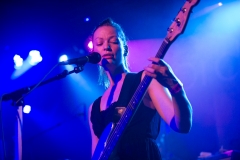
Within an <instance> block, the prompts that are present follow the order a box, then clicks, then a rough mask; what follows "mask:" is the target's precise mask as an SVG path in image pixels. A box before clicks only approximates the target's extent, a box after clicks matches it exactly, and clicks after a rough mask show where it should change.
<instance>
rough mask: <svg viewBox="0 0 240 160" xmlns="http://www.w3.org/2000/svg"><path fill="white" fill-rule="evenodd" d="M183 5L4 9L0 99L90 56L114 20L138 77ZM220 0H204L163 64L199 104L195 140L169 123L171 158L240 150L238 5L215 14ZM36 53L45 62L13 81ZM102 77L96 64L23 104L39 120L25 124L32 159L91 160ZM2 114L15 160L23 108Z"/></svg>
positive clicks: (163, 145) (27, 117) (60, 4)
mask: <svg viewBox="0 0 240 160" xmlns="http://www.w3.org/2000/svg"><path fill="white" fill-rule="evenodd" d="M184 2H185V1H184V0H149V1H147V0H122V1H117V0H111V1H110V0H102V1H92V0H90V1H44V0H43V1H40V0H31V1H1V2H0V71H1V72H0V73H1V74H0V80H1V81H0V94H1V95H2V94H4V93H9V92H12V91H14V90H16V89H19V88H22V87H26V86H30V85H33V84H36V83H38V82H39V81H40V80H41V79H42V78H43V77H44V76H45V75H46V74H47V72H48V71H49V70H50V69H51V68H52V67H53V66H54V65H55V64H56V63H57V62H58V58H59V56H60V55H62V54H67V55H68V56H69V57H70V58H76V57H80V56H83V55H86V54H87V53H88V52H87V49H86V47H85V45H86V42H87V39H88V37H89V35H90V33H91V32H92V30H93V28H94V27H95V26H96V25H97V24H98V23H99V22H101V21H102V20H103V19H105V18H107V17H111V18H112V19H113V20H115V21H116V22H118V23H119V24H121V26H122V27H123V29H124V31H125V32H126V35H127V37H128V39H129V49H130V55H129V63H130V66H131V68H132V70H133V71H139V70H141V69H143V67H144V65H145V64H147V62H145V61H144V60H145V59H146V58H147V57H149V56H150V55H151V56H152V55H155V53H156V51H157V49H158V48H159V47H160V44H161V42H162V39H163V38H164V37H165V36H166V30H167V28H168V26H169V25H170V24H171V23H172V21H171V20H172V19H173V18H174V17H175V16H176V14H177V13H178V11H179V9H180V8H181V6H182V5H183V4H184ZM218 2H219V1H216V0H201V2H200V4H199V5H198V6H197V7H195V8H194V12H193V13H192V15H191V18H190V20H189V24H188V26H187V28H186V31H185V33H184V34H183V35H181V36H180V37H179V39H178V40H176V41H175V42H174V44H173V45H172V47H171V48H170V49H169V51H168V53H167V55H166V57H165V60H166V61H167V62H168V63H169V64H170V65H171V66H172V68H173V69H174V71H175V73H176V75H178V77H179V78H180V79H181V80H182V82H183V84H184V86H185V90H186V92H187V94H188V97H189V100H190V101H191V103H192V106H193V127H192V130H191V132H190V133H189V134H179V133H175V132H173V131H172V130H171V129H170V128H169V127H168V126H166V124H165V123H162V128H161V130H162V132H161V134H160V136H159V138H158V144H159V148H160V149H161V151H162V155H163V158H164V159H177V160H186V159H197V157H198V156H199V155H200V152H202V151H204V152H211V153H212V154H217V153H218V152H219V149H220V148H221V147H223V148H224V149H227V150H230V149H236V150H240V146H239V144H240V139H239V137H240V128H239V122H240V118H239V117H240V116H239V113H240V109H239V104H240V101H239V95H240V87H239V79H240V70H239V68H240V66H239V64H240V49H239V46H240V42H239V35H240V34H239V33H240V32H239V31H238V28H239V27H240V21H239V19H238V16H239V14H240V12H239V8H240V4H239V1H237V0H224V1H222V2H223V6H222V7H217V6H216V4H217V3H218ZM86 17H89V18H90V21H88V22H86V21H85V18H86ZM32 49H37V50H39V51H40V52H41V55H42V57H43V61H42V62H40V63H39V64H38V65H36V66H33V67H32V68H30V69H29V70H28V71H26V72H25V73H24V74H23V75H21V76H20V77H18V78H16V79H12V78H11V77H12V74H13V72H14V70H15V69H14V67H13V66H14V63H13V56H14V55H15V54H19V55H21V57H22V58H23V59H26V58H27V56H28V53H29V51H30V50H32ZM143 64H144V65H143ZM64 69H68V70H71V69H72V68H71V66H59V67H57V68H56V69H55V70H53V72H51V73H50V75H49V76H48V77H47V78H50V77H53V76H55V75H56V74H59V73H61V72H62V71H63V70H64ZM97 79H98V70H97V66H96V65H93V64H87V65H86V66H85V67H84V71H83V72H81V73H78V74H73V75H71V76H68V77H66V78H64V79H61V80H59V81H55V82H52V83H51V84H48V85H45V86H42V87H39V88H37V89H36V90H34V91H33V92H32V93H31V94H30V95H28V96H27V97H26V98H25V99H24V100H25V103H26V104H29V105H31V106H32V111H31V113H30V114H24V117H23V159H24V160H25V159H26V160H36V159H46V160H47V159H52V160H63V159H71V160H75V159H84V160H85V159H90V154H91V153H90V152H91V137H90V131H89V127H88V121H87V114H88V107H89V105H90V104H91V103H92V102H93V101H94V100H95V99H96V98H97V97H98V96H100V95H101V94H102V93H103V91H104V88H103V87H101V86H98V84H97ZM2 115H3V118H2V119H3V121H2V122H3V130H2V132H3V133H4V135H5V144H6V149H7V150H6V151H7V156H8V157H9V159H12V157H13V155H14V154H13V151H14V143H13V140H14V134H15V132H14V125H15V116H16V108H15V107H13V106H11V101H7V102H2ZM0 140H1V141H0V142H2V138H0ZM0 146H1V147H0V155H3V147H2V145H0ZM0 158H3V156H0Z"/></svg>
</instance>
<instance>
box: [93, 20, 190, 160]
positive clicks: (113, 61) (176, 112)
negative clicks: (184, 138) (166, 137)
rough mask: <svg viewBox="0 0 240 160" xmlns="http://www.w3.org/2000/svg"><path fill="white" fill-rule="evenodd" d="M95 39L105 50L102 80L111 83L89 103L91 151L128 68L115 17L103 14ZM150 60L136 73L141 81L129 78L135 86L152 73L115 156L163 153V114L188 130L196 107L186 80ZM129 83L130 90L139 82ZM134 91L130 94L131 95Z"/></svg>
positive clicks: (110, 114)
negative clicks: (159, 138) (160, 139)
mask: <svg viewBox="0 0 240 160" xmlns="http://www.w3.org/2000/svg"><path fill="white" fill-rule="evenodd" d="M92 40H93V52H98V53H100V55H101V56H102V60H101V61H100V62H99V66H100V72H101V77H100V80H101V81H102V84H104V85H105V86H107V89H106V91H105V92H104V94H103V95H102V96H101V97H99V98H98V99H97V100H95V101H94V103H93V104H92V105H91V106H90V108H89V124H90V130H91V136H92V154H93V153H94V150H95V147H96V145H97V143H98V140H99V137H100V136H101V134H102V132H103V129H104V127H105V126H106V125H107V124H108V123H109V122H111V121H114V120H113V119H114V116H115V112H114V110H116V109H117V108H118V106H117V103H116V102H118V100H119V95H120V92H121V89H122V86H123V84H124V83H123V82H124V80H125V79H126V77H127V75H130V72H129V69H128V66H127V61H126V57H127V55H128V46H127V43H126V37H125V34H124V32H123V30H122V28H121V27H120V26H119V25H118V24H117V23H115V22H113V21H112V20H111V19H106V20H104V21H103V22H102V23H100V25H99V26H97V27H96V29H95V30H94V31H93V34H92ZM149 61H150V62H152V64H150V65H149V66H147V67H145V69H144V71H143V72H139V73H137V74H135V75H136V76H135V77H139V81H138V80H136V79H137V78H136V79H132V80H130V81H133V82H132V83H131V85H129V86H132V85H133V84H136V83H139V82H140V81H141V79H143V77H144V76H145V75H148V76H150V77H153V79H152V81H151V83H150V85H149V87H148V89H147V91H146V94H145V95H144V97H143V100H142V102H141V104H140V106H139V108H138V110H137V112H136V114H135V115H134V117H133V119H132V120H131V122H130V124H129V125H128V127H127V128H126V131H125V132H124V134H123V135H122V137H121V139H120V141H119V145H118V148H117V151H116V155H115V158H116V159H123V160H127V159H144V160H145V159H146V160H148V159H149V160H150V159H154V160H156V159H161V156H160V152H159V149H158V147H157V145H156V142H155V139H156V138H157V136H158V134H159V128H160V118H162V119H163V120H164V121H165V122H166V123H167V124H168V125H169V126H170V127H171V128H172V129H173V130H175V131H177V132H181V133H188V132H189V130H190V128H191V124H192V107H191V104H190V103H189V101H188V99H187V96H186V94H185V91H184V89H183V86H182V83H181V82H180V81H179V80H178V79H177V78H176V76H175V75H174V73H173V71H172V70H171V68H170V66H169V65H168V64H167V63H166V62H164V61H163V60H160V59H158V58H149ZM128 77H129V76H128ZM137 81H138V82H137ZM129 86H128V88H130V89H129V91H131V92H132V93H133V92H134V90H135V88H136V87H135V88H134V87H129ZM135 86H136V85H135ZM123 88H124V87H123ZM125 88H126V87H125ZM125 93H127V92H125ZM132 93H131V94H129V95H127V96H128V97H130V95H132ZM130 98H131V97H130ZM128 100H129V98H128ZM125 101H126V99H125ZM121 104H128V102H126V103H121ZM121 107H122V106H121ZM117 121H118V120H115V122H117ZM115 158H113V159H115Z"/></svg>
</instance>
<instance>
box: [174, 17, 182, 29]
mask: <svg viewBox="0 0 240 160" xmlns="http://www.w3.org/2000/svg"><path fill="white" fill-rule="evenodd" d="M175 22H176V23H177V26H178V27H179V26H180V25H181V20H180V18H176V19H175Z"/></svg>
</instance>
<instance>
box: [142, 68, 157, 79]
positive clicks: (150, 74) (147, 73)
mask: <svg viewBox="0 0 240 160" xmlns="http://www.w3.org/2000/svg"><path fill="white" fill-rule="evenodd" d="M144 74H145V75H148V76H150V77H152V78H157V75H156V74H154V73H151V72H148V71H146V70H145V71H144Z"/></svg>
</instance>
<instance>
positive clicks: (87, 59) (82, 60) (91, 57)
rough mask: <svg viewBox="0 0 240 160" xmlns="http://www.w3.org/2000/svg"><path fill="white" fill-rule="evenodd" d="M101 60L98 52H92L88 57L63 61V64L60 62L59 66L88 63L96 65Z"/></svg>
mask: <svg viewBox="0 0 240 160" xmlns="http://www.w3.org/2000/svg"><path fill="white" fill-rule="evenodd" d="M100 60H101V55H100V54H99V53H97V52H92V53H90V54H89V55H87V56H83V57H79V58H74V59H69V60H66V61H62V62H59V64H61V65H70V64H79V65H83V64H85V63H87V62H89V63H93V64H96V63H98V62H100Z"/></svg>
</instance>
